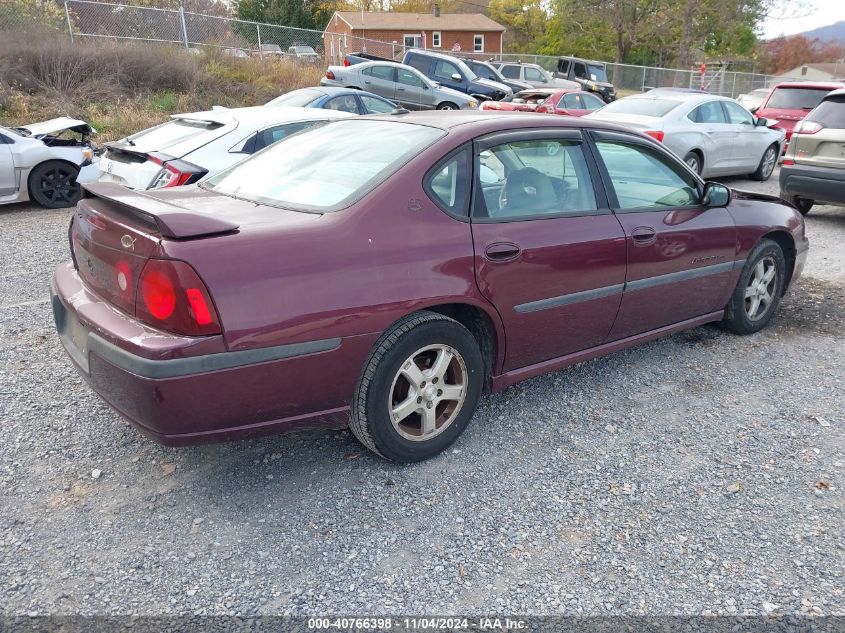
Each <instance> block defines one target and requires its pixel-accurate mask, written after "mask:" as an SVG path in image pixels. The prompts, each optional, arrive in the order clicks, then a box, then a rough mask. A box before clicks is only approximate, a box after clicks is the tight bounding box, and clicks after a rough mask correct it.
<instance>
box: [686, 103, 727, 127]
mask: <svg viewBox="0 0 845 633" xmlns="http://www.w3.org/2000/svg"><path fill="white" fill-rule="evenodd" d="M687 118H688V119H689V120H690V121H692V122H693V123H727V122H728V120H727V119H726V118H725V111H724V110H723V109H722V104H721V103H719V102H718V101H709V102H707V103H702V104H701V105H700V106H698V107H697V108H696V109H695V110H693V111H692V112H690V113H689V114H688V115H687Z"/></svg>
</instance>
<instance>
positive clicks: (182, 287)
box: [135, 259, 221, 336]
mask: <svg viewBox="0 0 845 633" xmlns="http://www.w3.org/2000/svg"><path fill="white" fill-rule="evenodd" d="M138 289H139V292H138V293H137V295H136V297H135V316H136V317H138V318H139V319H141V320H142V321H145V322H147V323H149V324H150V325H153V326H155V327H159V328H162V329H164V330H168V331H170V332H175V333H177V334H186V335H188V336H201V335H206V334H219V333H220V332H221V328H220V320H219V318H218V317H217V311H216V310H215V309H214V304H213V303H212V302H211V297H210V296H209V294H208V290H207V289H206V287H205V284H203V282H202V280H201V279H200V278H199V275H197V273H196V272H195V271H194V269H193V268H191V267H190V266H189V265H188V264H186V263H185V262H180V261H175V260H165V259H150V260H148V261H147V263H146V264H145V265H144V270H143V271H141V277H140V280H139V282H138Z"/></svg>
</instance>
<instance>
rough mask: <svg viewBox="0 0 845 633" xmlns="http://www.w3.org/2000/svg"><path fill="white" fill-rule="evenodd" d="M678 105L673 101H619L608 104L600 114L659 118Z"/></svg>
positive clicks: (679, 103)
mask: <svg viewBox="0 0 845 633" xmlns="http://www.w3.org/2000/svg"><path fill="white" fill-rule="evenodd" d="M679 105H681V102H680V101H675V100H674V99H620V100H619V101H612V102H611V103H608V104H607V105H606V106H604V108H602V112H612V113H614V114H635V115H638V116H654V117H661V116H664V115H665V114H667V113H668V112H670V111H671V110H674V109H675V108H677V107H678V106H679Z"/></svg>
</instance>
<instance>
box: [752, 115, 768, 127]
mask: <svg viewBox="0 0 845 633" xmlns="http://www.w3.org/2000/svg"><path fill="white" fill-rule="evenodd" d="M768 124H769V120H768V119H764V118H763V117H760V118H759V119H757V121H755V122H754V125H755V126H756V127H766V126H767V125H768Z"/></svg>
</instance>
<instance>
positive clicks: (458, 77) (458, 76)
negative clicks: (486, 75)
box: [452, 73, 463, 81]
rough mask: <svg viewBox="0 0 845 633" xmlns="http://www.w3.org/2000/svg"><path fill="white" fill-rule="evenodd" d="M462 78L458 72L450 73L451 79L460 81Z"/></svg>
mask: <svg viewBox="0 0 845 633" xmlns="http://www.w3.org/2000/svg"><path fill="white" fill-rule="evenodd" d="M461 79H463V77H461V76H460V75H459V74H458V73H452V81H460V80H461Z"/></svg>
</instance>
